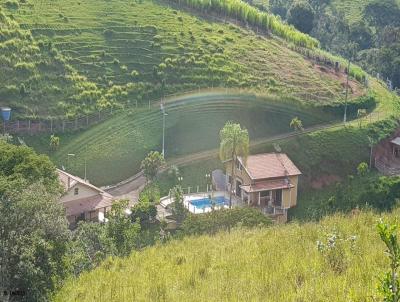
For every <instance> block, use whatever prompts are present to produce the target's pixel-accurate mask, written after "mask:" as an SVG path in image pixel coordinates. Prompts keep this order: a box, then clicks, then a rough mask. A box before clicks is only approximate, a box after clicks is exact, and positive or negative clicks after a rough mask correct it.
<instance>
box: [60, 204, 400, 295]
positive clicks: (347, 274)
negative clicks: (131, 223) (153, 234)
mask: <svg viewBox="0 0 400 302" xmlns="http://www.w3.org/2000/svg"><path fill="white" fill-rule="evenodd" d="M399 214H400V211H399V210H396V211H395V212H394V213H392V214H385V215H383V216H386V217H385V219H387V220H388V221H389V222H394V221H395V220H396V219H397V218H396V216H397V217H398V215H399ZM378 219H379V216H378V215H376V214H373V213H371V212H362V213H354V214H353V216H347V217H345V216H341V215H335V216H332V217H328V218H325V219H324V220H322V221H321V222H320V223H307V224H299V223H292V224H288V225H284V226H275V227H270V228H262V229H253V230H245V229H238V230H234V231H232V232H231V233H230V234H229V233H220V234H217V235H216V236H214V237H207V236H201V237H197V238H195V237H192V238H185V239H183V240H181V241H172V242H170V243H168V244H166V245H165V246H156V247H153V248H149V249H147V250H144V251H142V252H135V253H133V254H132V255H131V256H130V257H128V258H126V259H109V260H107V261H105V262H104V263H103V264H102V265H101V267H100V268H98V269H96V270H95V271H93V272H90V273H86V274H83V275H82V276H81V277H80V278H79V279H78V280H70V281H69V282H67V284H66V286H65V287H64V288H63V289H62V290H61V291H60V292H59V293H58V294H57V296H56V297H55V301H285V302H287V301H370V300H371V301H378V300H379V299H380V298H381V297H379V296H378V295H379V294H378V292H377V290H376V289H377V284H378V282H379V278H380V277H381V276H382V273H383V272H384V271H385V270H386V269H387V267H388V263H389V262H388V259H387V257H385V256H384V245H383V243H382V242H381V240H380V239H379V235H378V233H377V231H376V223H377V221H378ZM332 242H333V244H332ZM373 299H375V300H373Z"/></svg>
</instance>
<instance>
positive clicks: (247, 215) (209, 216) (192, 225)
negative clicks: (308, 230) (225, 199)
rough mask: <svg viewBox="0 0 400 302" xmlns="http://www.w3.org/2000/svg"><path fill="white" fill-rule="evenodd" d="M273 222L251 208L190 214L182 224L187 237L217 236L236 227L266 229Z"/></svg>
mask: <svg viewBox="0 0 400 302" xmlns="http://www.w3.org/2000/svg"><path fill="white" fill-rule="evenodd" d="M270 224H271V220H270V219H269V218H267V217H266V216H265V215H264V214H262V213H261V212H260V211H259V210H258V209H253V208H249V207H243V208H239V207H238V208H233V209H230V210H229V209H222V210H215V211H212V212H209V213H205V214H197V215H195V214H190V215H189V216H188V217H187V218H186V219H185V221H184V222H183V224H182V232H183V234H185V235H201V234H215V233H217V232H219V231H225V230H229V229H231V228H234V227H239V226H240V227H246V228H251V227H258V226H261V227H265V226H268V225H270Z"/></svg>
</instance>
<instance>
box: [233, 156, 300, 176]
mask: <svg viewBox="0 0 400 302" xmlns="http://www.w3.org/2000/svg"><path fill="white" fill-rule="evenodd" d="M239 160H240V162H241V163H242V164H243V161H242V159H241V158H239ZM243 166H245V169H246V171H247V173H248V174H249V176H250V178H252V179H269V178H279V177H286V176H295V175H300V174H301V172H300V170H299V169H298V168H297V167H296V166H295V164H294V163H293V162H292V161H291V160H290V159H289V157H288V156H287V155H286V154H284V153H263V154H257V155H250V156H248V157H247V160H246V165H243Z"/></svg>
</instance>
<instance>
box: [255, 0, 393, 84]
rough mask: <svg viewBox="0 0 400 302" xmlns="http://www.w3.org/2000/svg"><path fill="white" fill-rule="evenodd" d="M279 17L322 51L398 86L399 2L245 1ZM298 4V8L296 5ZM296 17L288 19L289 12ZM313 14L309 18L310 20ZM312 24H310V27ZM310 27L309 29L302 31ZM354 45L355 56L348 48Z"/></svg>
mask: <svg viewBox="0 0 400 302" xmlns="http://www.w3.org/2000/svg"><path fill="white" fill-rule="evenodd" d="M248 2H249V3H251V4H253V5H255V6H257V7H258V8H260V9H261V10H264V11H270V12H272V13H275V14H278V15H280V16H281V17H282V19H284V20H287V21H288V22H289V23H293V24H294V25H295V26H296V27H297V28H298V29H300V30H303V32H309V33H310V35H311V36H313V37H314V38H316V39H318V40H319V41H320V42H321V46H322V48H324V49H328V50H330V51H331V52H334V53H338V54H341V55H344V56H345V57H347V58H350V59H351V60H353V61H356V62H357V63H358V64H360V65H361V66H362V67H363V68H364V69H365V70H367V71H368V72H371V73H374V74H376V73H380V75H381V77H382V78H383V79H384V80H386V79H387V78H389V80H391V81H392V84H393V87H400V73H399V70H400V68H399V53H400V51H399V43H400V38H399V37H400V34H399V30H400V21H399V20H400V2H399V1H397V0H383V1H382V0H379V1H375V0H365V1H364V0H363V1H361V0H357V1H354V0H303V1H293V0H290V1H282V0H269V1H268V0H248ZM299 3H301V5H300V4H299ZM293 11H295V12H296V13H297V16H298V18H297V19H296V20H291V12H293ZM310 15H312V18H310ZM310 22H311V24H310ZM306 24H309V25H310V26H311V28H310V29H309V30H304V26H305V25H306ZM352 43H353V44H355V46H356V53H355V54H350V53H349V52H348V48H347V46H348V45H349V44H352Z"/></svg>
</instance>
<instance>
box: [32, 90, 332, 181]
mask: <svg viewBox="0 0 400 302" xmlns="http://www.w3.org/2000/svg"><path fill="white" fill-rule="evenodd" d="M166 110H167V112H168V116H167V117H166V145H165V146H166V156H167V158H170V157H175V156H179V155H187V154H190V153H193V152H199V151H203V150H209V149H214V148H217V147H218V144H219V131H220V129H221V128H222V127H223V125H224V124H225V123H226V121H228V120H233V121H237V122H240V123H241V124H242V125H243V126H245V127H246V128H247V129H248V130H249V133H250V137H251V139H257V138H265V137H270V136H272V135H276V134H280V133H283V132H289V131H290V128H289V124H290V121H291V119H292V118H293V117H295V116H298V117H299V118H300V119H302V120H303V122H304V126H310V125H314V124H316V123H321V122H324V121H327V120H332V119H333V118H334V116H332V115H328V114H321V111H318V110H316V109H313V108H310V107H301V106H299V107H297V106H295V105H294V103H291V105H290V106H288V105H285V104H282V102H281V101H280V100H279V99H273V98H270V99H268V98H267V99H258V100H257V99H256V97H255V96H253V95H243V94H242V95H226V94H220V93H215V94H210V93H207V94H195V95H188V96H186V97H183V98H179V99H178V100H175V101H174V102H173V103H170V104H168V105H167V106H166ZM25 139H26V142H27V143H28V145H31V146H33V147H35V149H37V151H40V152H43V153H48V152H49V147H48V140H49V136H48V135H44V136H42V137H26V138H25ZM161 143H162V115H161V113H160V110H159V109H158V108H153V109H150V110H149V109H138V110H127V111H125V112H123V113H121V114H118V115H116V116H115V117H113V118H111V119H110V120H108V121H106V122H104V123H102V124H100V125H97V126H95V127H93V128H91V129H89V130H87V131H85V132H82V133H78V134H66V135H62V136H61V144H60V148H59V149H58V150H57V151H56V152H54V153H49V155H50V157H51V159H52V160H53V161H54V162H55V163H56V164H57V165H59V166H61V165H64V166H65V165H67V154H69V153H73V154H76V156H75V158H73V159H72V158H71V161H70V164H69V167H68V169H70V170H71V171H72V172H74V173H76V174H78V175H83V173H84V162H85V160H86V162H87V167H88V178H89V179H90V180H91V181H92V182H94V183H96V184H99V185H105V184H111V183H116V182H118V181H121V180H123V179H125V178H128V177H129V176H131V175H133V174H135V173H136V172H138V171H139V168H140V162H141V161H142V159H143V158H144V157H145V155H146V154H147V153H148V152H149V151H150V150H161Z"/></svg>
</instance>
